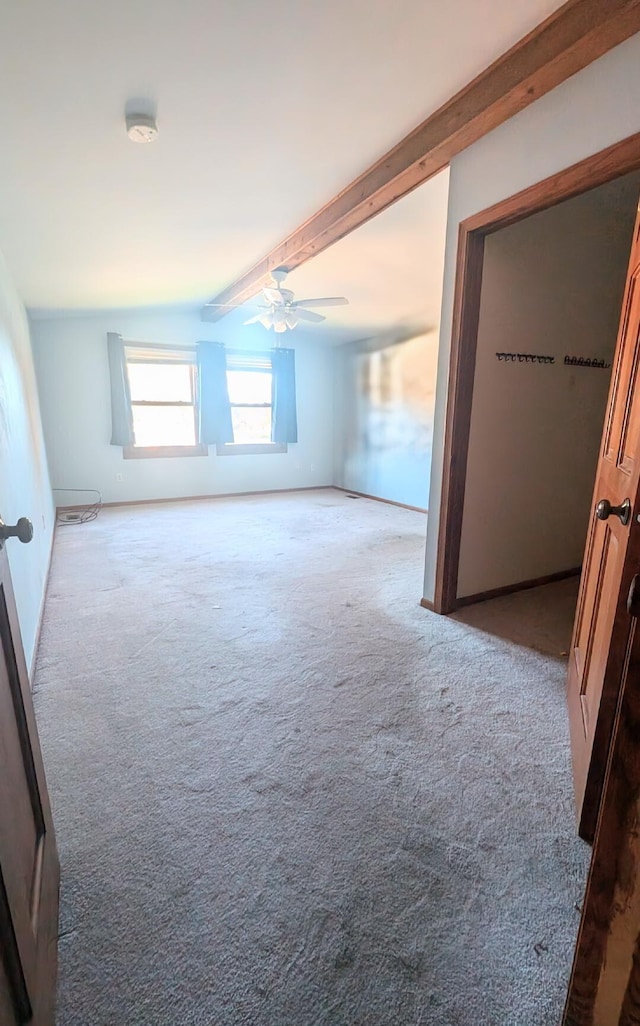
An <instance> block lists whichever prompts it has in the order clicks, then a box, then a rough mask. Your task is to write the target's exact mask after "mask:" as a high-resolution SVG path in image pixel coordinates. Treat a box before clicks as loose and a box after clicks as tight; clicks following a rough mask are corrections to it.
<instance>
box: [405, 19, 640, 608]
mask: <svg viewBox="0 0 640 1026" xmlns="http://www.w3.org/2000/svg"><path fill="white" fill-rule="evenodd" d="M639 90H640V34H638V35H636V36H633V37H632V38H631V39H629V40H627V41H626V42H625V43H623V44H622V45H621V46H618V47H616V48H615V49H614V50H612V51H611V52H610V53H608V54H605V56H604V57H601V58H600V59H599V60H598V61H595V62H594V63H593V64H591V65H590V66H589V67H588V68H585V69H584V70H583V71H581V72H579V73H578V74H577V75H574V76H573V78H570V79H569V80H568V81H567V82H564V83H563V84H562V85H561V86H558V87H557V88H556V89H554V90H553V91H552V92H550V93H548V94H547V95H546V96H544V97H542V99H540V100H538V101H537V102H536V103H534V104H532V105H531V106H530V107H528V108H527V109H526V110H524V111H522V112H521V113H520V114H518V115H517V116H516V117H514V118H511V119H510V120H509V121H507V122H506V123H505V124H504V125H501V126H500V127H499V128H497V129H495V131H493V132H491V133H489V135H486V136H485V137H484V138H483V139H481V140H479V141H478V142H477V143H475V144H474V145H473V146H471V147H469V149H467V150H465V151H464V152H463V153H461V154H460V155H459V156H458V157H456V158H455V159H454V160H453V161H452V164H451V168H450V177H449V219H448V226H447V246H446V254H445V273H444V291H443V301H442V318H441V329H440V352H439V360H438V385H437V392H436V414H435V425H434V445H433V469H432V474H431V487H430V494H429V511H430V512H429V526H428V530H427V552H426V564H425V584H424V597H425V598H426V599H428V600H433V595H434V590H435V566H436V555H437V546H438V523H439V515H440V495H441V488H442V467H443V453H444V417H445V410H446V397H447V381H448V376H449V356H450V351H451V324H452V313H453V294H454V283H455V271H456V247H457V240H458V226H459V224H460V222H461V221H462V220H464V219H465V218H467V217H470V216H471V215H472V214H475V213H478V212H479V211H481V210H484V209H485V208H486V207H488V206H490V205H491V204H493V203H497V202H498V201H499V200H502V199H505V198H506V197H508V196H512V195H513V194H514V193H516V192H519V191H520V190H521V189H524V188H526V187H527V186H529V185H533V184H534V183H535V182H538V181H540V180H541V179H543V178H546V177H548V176H549V175H552V174H554V173H556V172H558V171H560V170H562V169H563V168H565V167H569V166H570V165H571V164H575V163H576V162H577V161H579V160H582V159H584V158H585V157H588V156H589V155H591V154H593V153H597V152H598V151H599V150H601V149H604V148H605V147H606V146H609V145H611V144H612V143H615V142H618V141H619V140H621V139H624V138H626V137H627V136H629V135H633V134H634V133H636V132H638V131H640V106H639V105H638V103H637V97H638V94H639Z"/></svg>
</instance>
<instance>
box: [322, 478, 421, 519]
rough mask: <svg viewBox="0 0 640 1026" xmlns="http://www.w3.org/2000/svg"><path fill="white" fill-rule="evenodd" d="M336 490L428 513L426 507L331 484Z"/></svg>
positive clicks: (415, 511)
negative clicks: (410, 504)
mask: <svg viewBox="0 0 640 1026" xmlns="http://www.w3.org/2000/svg"><path fill="white" fill-rule="evenodd" d="M331 487H332V488H335V490H336V491H337V492H346V493H347V495H357V496H358V498H359V499H373V500H374V502H385V503H386V504H387V506H400V508H401V509H411V510H413V512H414V513H428V512H429V510H428V509H423V507H422V506H409V505H407V503H406V502H396V501H395V499H382V498H381V497H380V496H379V495H368V494H367V492H356V491H355V490H354V489H353V488H343V487H342V486H341V485H332V486H331Z"/></svg>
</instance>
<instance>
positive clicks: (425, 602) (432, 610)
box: [420, 598, 436, 613]
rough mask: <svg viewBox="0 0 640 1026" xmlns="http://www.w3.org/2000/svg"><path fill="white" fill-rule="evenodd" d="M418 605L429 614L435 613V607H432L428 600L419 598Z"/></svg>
mask: <svg viewBox="0 0 640 1026" xmlns="http://www.w3.org/2000/svg"><path fill="white" fill-rule="evenodd" d="M420 605H421V606H422V608H423V609H428V610H429V612H430V613H435V611H436V607H435V606H434V604H433V602H431V601H430V599H426V598H421V599H420Z"/></svg>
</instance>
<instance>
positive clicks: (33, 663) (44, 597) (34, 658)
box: [29, 517, 58, 687]
mask: <svg viewBox="0 0 640 1026" xmlns="http://www.w3.org/2000/svg"><path fill="white" fill-rule="evenodd" d="M57 526H58V525H57V524H56V521H55V517H54V520H53V531H52V532H51V545H50V546H49V558H48V559H47V570H46V573H45V576H44V588H43V589H42V598H41V600H40V609H39V610H38V622H37V624H36V636H35V638H34V640H33V652H32V653H31V662H30V664H29V683H30V684H31V687H33V678H34V674H35V672H36V663H37V661H38V650H39V648H40V635H41V634H42V623H43V621H44V611H45V607H46V604H47V595H48V592H49V580H50V578H51V563H52V561H53V546H54V544H55V540H56V528H57Z"/></svg>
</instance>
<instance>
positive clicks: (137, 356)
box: [123, 343, 207, 459]
mask: <svg viewBox="0 0 640 1026" xmlns="http://www.w3.org/2000/svg"><path fill="white" fill-rule="evenodd" d="M125 358H126V362H127V376H128V378H129V389H130V392H131V412H132V416H133V437H134V442H133V445H129V446H126V447H125V449H124V453H123V455H124V456H125V457H126V458H128V459H131V458H141V457H142V458H146V457H149V456H206V454H207V447H206V445H199V444H198V442H197V437H198V435H197V419H198V404H197V399H196V396H197V368H196V353H195V349H194V348H192V347H190V346H184V347H181V346H174V347H171V348H170V347H169V346H166V347H165V346H150V345H149V346H147V345H144V344H142V343H138V344H128V343H125Z"/></svg>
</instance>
